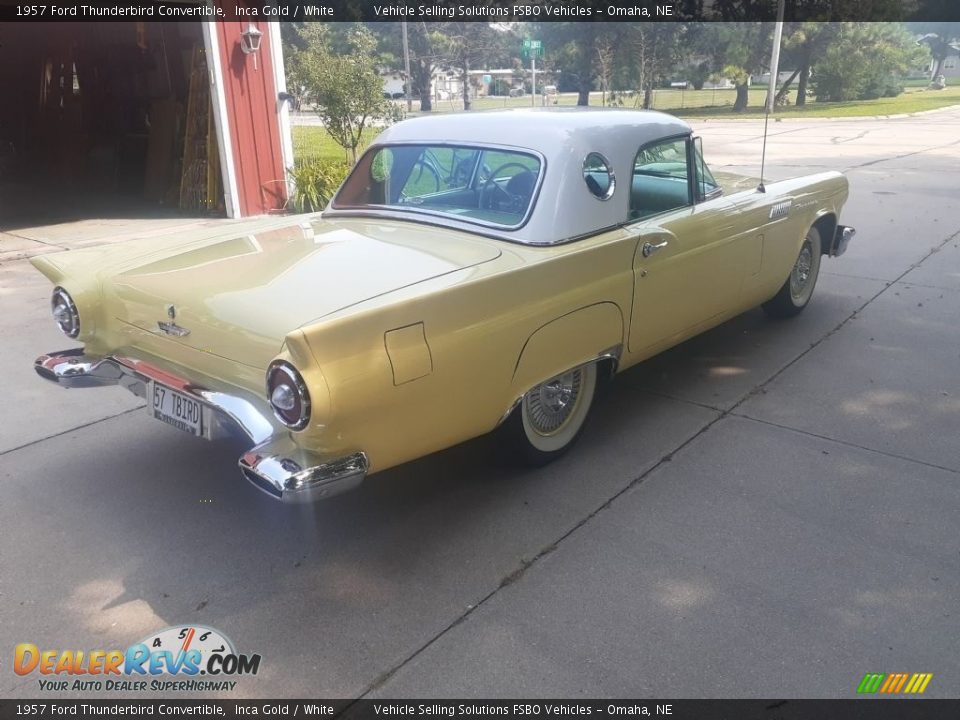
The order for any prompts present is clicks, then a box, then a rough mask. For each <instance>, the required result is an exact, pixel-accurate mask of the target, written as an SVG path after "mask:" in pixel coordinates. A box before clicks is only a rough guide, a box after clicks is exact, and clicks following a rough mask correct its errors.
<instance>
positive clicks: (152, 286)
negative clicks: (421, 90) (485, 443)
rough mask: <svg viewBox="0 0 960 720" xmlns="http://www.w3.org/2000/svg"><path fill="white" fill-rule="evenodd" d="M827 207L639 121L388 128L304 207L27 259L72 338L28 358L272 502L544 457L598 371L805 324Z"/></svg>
mask: <svg viewBox="0 0 960 720" xmlns="http://www.w3.org/2000/svg"><path fill="white" fill-rule="evenodd" d="M847 193H848V187H847V181H846V179H845V178H844V177H843V176H842V175H840V174H839V173H833V172H828V173H821V174H817V175H810V176H807V177H802V178H797V179H794V180H786V181H782V182H772V183H768V184H766V186H765V187H764V186H762V185H759V186H758V182H757V181H756V180H750V179H749V178H745V177H740V176H733V175H730V174H721V173H716V174H714V173H711V171H710V169H709V168H708V166H707V164H706V162H705V161H704V158H703V154H702V152H701V143H700V141H699V139H698V138H695V137H693V135H692V133H691V130H690V128H689V126H688V125H686V124H685V123H684V122H682V121H681V120H678V119H676V118H674V117H671V116H668V115H663V114H660V113H655V112H636V111H621V110H589V109H567V110H540V111H538V110H523V111H503V112H493V113H476V114H469V115H443V116H436V117H428V118H419V119H414V120H408V121H405V122H401V123H399V124H397V125H395V126H393V127H391V128H389V129H388V130H386V131H385V132H383V133H382V134H381V135H380V136H379V138H378V139H377V140H376V142H375V143H374V144H373V145H372V146H371V147H370V148H369V149H368V150H367V152H366V153H365V154H364V155H363V156H362V158H361V159H360V161H359V162H358V163H357V165H356V166H355V167H354V169H353V170H352V172H351V173H350V175H349V177H348V178H347V179H346V181H345V182H344V184H343V186H342V187H341V188H340V189H339V190H338V192H337V193H336V195H335V196H334V198H333V200H332V201H331V202H330V205H329V207H328V208H327V209H326V210H325V211H324V212H323V213H322V215H321V216H320V217H312V218H308V219H304V218H285V219H279V220H278V219H276V218H272V219H271V218H266V219H259V220H251V221H249V226H247V227H245V228H243V232H241V233H238V232H237V230H236V226H234V227H233V228H232V229H231V234H230V235H229V236H224V237H217V238H205V239H203V240H195V239H190V238H177V237H170V238H167V239H165V240H160V241H158V240H155V239H150V240H143V241H136V242H130V243H126V244H125V245H123V246H111V247H102V248H92V249H88V250H81V251H73V252H69V253H61V254H55V255H44V256H42V257H37V258H34V259H33V261H32V262H33V264H34V265H35V266H36V267H37V268H38V269H39V270H40V271H41V272H43V273H44V274H45V275H46V276H47V277H48V278H49V279H50V280H51V281H52V282H53V283H54V285H55V288H54V291H53V297H52V310H53V316H54V319H55V321H56V322H57V324H58V325H59V326H60V328H61V329H62V330H63V332H64V333H65V334H66V335H67V336H69V337H71V338H75V339H77V340H79V341H81V342H82V343H83V345H84V347H83V348H82V349H73V350H66V351H62V352H56V353H50V354H48V355H44V356H42V357H40V358H38V359H37V360H36V364H35V367H36V370H37V372H38V373H39V374H40V376H41V377H43V378H45V379H47V380H50V381H53V382H55V383H57V384H59V385H62V386H64V387H91V386H102V385H112V384H120V385H122V386H124V387H126V388H127V389H128V390H130V391H132V392H134V393H135V394H137V395H139V396H141V397H143V398H144V399H145V400H146V405H147V411H148V412H149V413H150V415H151V416H152V417H153V418H156V419H158V420H161V421H163V422H166V423H168V424H170V425H172V426H174V427H176V428H179V429H180V430H183V431H185V432H187V433H189V434H192V435H195V436H198V437H202V438H207V439H212V438H216V437H219V436H221V435H224V434H240V435H241V436H244V437H246V438H247V439H248V440H249V442H250V444H251V448H250V449H249V450H248V451H247V452H245V453H244V454H243V455H242V457H241V458H240V460H239V465H240V469H241V471H242V472H243V474H244V475H245V476H246V477H247V478H248V479H249V480H251V481H252V482H253V483H254V484H255V485H256V486H257V487H259V488H260V489H262V490H264V491H265V492H267V493H268V494H270V495H271V496H273V497H275V498H277V499H280V500H283V501H286V502H294V501H304V500H314V499H317V498H320V497H325V496H328V495H331V494H333V493H336V492H339V491H342V490H344V489H347V488H350V487H353V486H355V485H356V484H358V483H359V482H361V481H362V480H363V479H364V478H365V477H366V476H367V475H369V474H371V473H374V472H377V471H379V470H383V469H385V468H389V467H391V466H393V465H397V464H399V463H403V462H406V461H408V460H413V459H414V458H418V457H421V456H423V455H426V454H428V453H432V452H435V451H437V450H440V449H442V448H446V447H449V446H451V445H454V444H456V443H459V442H461V441H463V440H467V439H469V438H473V437H476V436H479V435H482V434H484V433H488V432H491V431H494V430H497V432H499V433H502V434H503V437H504V439H505V440H506V441H507V442H506V443H505V444H506V445H508V446H509V447H511V448H512V449H513V450H514V451H515V453H516V455H517V456H518V457H519V458H520V459H522V460H524V461H526V462H530V463H534V464H542V463H545V462H548V461H550V460H552V459H554V458H555V457H557V456H558V455H560V454H561V453H563V452H564V451H565V450H567V449H568V448H569V447H570V446H571V445H572V444H573V442H574V441H575V440H576V438H577V436H578V435H579V433H580V431H581V429H582V428H583V425H584V422H585V420H586V418H587V415H588V413H589V412H590V407H591V404H592V401H593V399H594V394H595V392H596V390H597V388H598V386H599V385H600V384H601V383H602V382H605V381H607V380H609V379H611V378H612V377H613V376H614V375H615V374H616V373H618V372H620V371H622V370H624V369H625V368H627V367H629V366H631V365H634V364H635V363H638V362H640V361H642V360H644V359H645V358H649V357H650V356H652V355H654V354H656V353H659V352H661V351H663V350H665V349H666V348H669V347H671V346H673V345H676V344H677V343H679V342H681V341H683V340H684V339H686V338H689V337H691V336H693V335H695V334H697V333H700V332H703V331H704V330H706V329H708V328H710V327H713V326H715V325H717V324H719V323H722V322H723V321H725V320H727V319H729V318H732V317H733V316H735V315H737V314H738V313H742V312H744V311H745V310H747V309H749V308H752V307H755V306H757V305H762V306H763V307H764V309H765V310H766V311H767V312H768V313H769V314H771V315H774V316H780V317H785V316H791V315H796V314H797V313H799V312H800V311H801V310H803V308H804V307H805V306H806V305H807V303H808V302H809V301H810V298H811V295H812V293H813V290H814V286H815V285H816V281H817V274H818V271H819V269H820V263H821V259H822V258H823V257H824V256H828V257H833V256H837V255H841V254H842V253H843V252H844V250H845V249H846V247H847V244H848V242H849V241H850V239H851V237H852V236H853V234H854V233H853V230H852V228H848V227H845V226H843V225H841V224H840V223H839V217H840V210H841V208H842V206H843V204H844V202H845V201H846V199H847Z"/></svg>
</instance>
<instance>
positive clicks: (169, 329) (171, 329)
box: [157, 305, 190, 337]
mask: <svg viewBox="0 0 960 720" xmlns="http://www.w3.org/2000/svg"><path fill="white" fill-rule="evenodd" d="M167 317H168V318H170V322H164V321H163V320H158V321H157V327H158V328H160V330H161V331H162V332H165V333H166V334H167V335H173V336H174V337H186V336H187V335H189V334H190V330H189V329H188V328H185V327H182V326H180V325H177V324H176V323H175V322H173V321H174V320H175V319H176V317H177V309H176V308H175V307H174V306H173V305H167Z"/></svg>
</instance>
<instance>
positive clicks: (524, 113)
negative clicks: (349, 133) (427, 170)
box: [377, 107, 690, 158]
mask: <svg viewBox="0 0 960 720" xmlns="http://www.w3.org/2000/svg"><path fill="white" fill-rule="evenodd" d="M689 132H690V126H689V125H687V123H685V122H684V121H683V120H680V119H679V118H677V117H674V116H673V115H667V114H666V113H661V112H656V111H653V110H620V109H617V108H591V107H563V108H517V109H513V110H484V111H479V112H462V113H438V114H436V115H427V116H422V117H417V118H412V119H410V120H404V121H403V122H400V123H397V124H396V125H393V126H391V127H389V128H387V129H386V130H385V131H384V132H383V133H382V134H381V135H380V136H379V137H378V138H377V144H381V143H392V142H416V141H431V142H438V141H441V142H470V143H480V144H483V143H494V144H499V145H513V146H516V147H523V148H527V149H529V150H536V151H538V152H540V153H542V154H543V155H544V156H546V157H548V158H549V156H550V155H551V154H553V153H554V152H555V151H557V150H559V149H560V148H561V147H565V148H569V146H570V144H571V142H572V143H573V144H576V145H579V144H583V145H584V146H585V147H586V146H587V145H590V146H591V149H592V150H596V147H594V146H595V144H596V140H597V139H598V135H600V136H601V137H603V136H607V137H610V138H611V139H613V138H615V137H623V138H624V139H626V138H629V141H630V144H631V145H632V144H634V143H636V142H638V141H639V142H640V143H646V142H649V141H651V140H656V139H658V138H661V137H665V136H668V135H684V134H687V133H689Z"/></svg>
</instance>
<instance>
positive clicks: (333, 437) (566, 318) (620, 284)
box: [295, 230, 636, 471]
mask: <svg viewBox="0 0 960 720" xmlns="http://www.w3.org/2000/svg"><path fill="white" fill-rule="evenodd" d="M635 245H636V239H635V238H633V239H631V238H630V237H629V236H628V235H627V233H625V232H624V231H622V230H614V231H611V232H608V233H605V234H602V235H600V236H597V237H595V238H590V239H585V240H582V241H579V242H576V243H571V244H568V245H563V246H557V247H529V246H520V245H511V244H507V243H501V247H502V250H503V254H502V256H501V258H500V259H498V260H497V261H495V262H492V263H488V264H485V265H482V266H478V267H475V268H469V269H465V270H462V271H459V272H458V273H454V274H452V275H450V276H446V277H444V278H437V279H435V280H431V281H428V282H426V283H422V284H420V285H419V286H416V287H413V288H407V289H404V290H401V291H397V292H395V293H391V294H390V295H389V296H384V297H381V298H377V299H375V300H372V301H369V302H367V303H364V304H363V305H361V306H357V307H354V308H350V309H348V310H345V311H342V312H340V313H337V314H335V315H334V316H332V317H330V318H326V319H324V321H323V322H320V323H317V324H315V325H311V326H307V327H305V328H303V335H304V338H305V339H306V342H307V343H308V344H309V347H310V349H311V351H312V353H313V356H314V358H315V360H316V364H317V367H318V368H319V370H320V372H321V373H322V375H323V378H324V380H325V385H326V387H327V388H329V410H328V415H327V416H326V417H316V418H315V419H314V420H313V421H312V422H311V425H310V427H308V428H307V429H305V430H304V431H302V432H300V433H295V438H296V440H297V442H298V443H300V444H301V445H303V446H304V447H308V448H311V449H313V450H315V451H318V452H322V453H324V454H331V455H338V454H341V453H345V452H353V451H356V450H363V451H364V452H366V453H367V455H368V457H369V459H370V462H371V470H373V471H376V470H382V469H384V468H387V467H390V466H392V465H396V464H398V463H401V462H404V461H407V460H410V459H413V458H416V457H420V456H423V455H426V454H428V453H431V452H434V451H436V450H439V449H442V448H445V447H449V446H450V445H453V444H455V443H458V442H461V441H463V440H467V439H469V438H472V437H476V436H478V435H481V434H484V433H486V432H489V431H490V430H492V429H493V428H494V427H496V425H497V424H498V422H499V421H500V420H501V419H502V418H503V417H504V415H505V414H506V413H507V412H508V411H509V410H510V408H511V407H512V406H513V404H514V402H515V401H516V400H517V399H518V398H519V397H520V395H522V394H523V393H524V392H525V391H526V390H528V389H529V388H530V387H531V386H532V385H535V384H537V383H539V382H541V381H543V380H545V379H547V378H549V377H552V376H554V375H556V374H558V373H560V372H563V371H565V370H568V369H569V368H571V367H573V366H575V365H578V364H580V363H583V362H586V361H588V360H590V359H592V358H594V357H596V355H597V353H599V352H600V351H602V350H605V349H607V348H609V347H611V346H615V345H617V344H621V343H623V342H624V337H625V333H626V318H627V313H629V308H630V304H631V299H632V292H633V281H632V272H631V259H632V257H633V253H634V250H635ZM554 323H559V324H554ZM420 324H422V337H423V342H424V343H425V346H426V348H425V349H424V351H423V352H424V353H426V354H427V355H428V357H429V362H428V363H427V362H426V361H424V360H423V357H424V355H423V353H418V352H417V348H409V347H406V350H408V351H409V352H410V353H412V354H411V356H412V357H415V358H417V360H416V363H415V365H416V367H417V368H419V370H418V372H417V373H414V374H419V373H420V372H422V368H424V367H427V366H429V372H428V373H427V374H424V375H421V376H420V377H416V378H415V379H406V378H405V377H400V379H399V381H398V377H397V375H396V374H395V372H394V367H393V366H392V365H391V359H390V356H389V354H388V352H387V340H386V339H385V335H386V333H388V332H390V331H393V330H396V329H401V328H411V327H415V326H417V325H420ZM551 326H552V327H551ZM557 332H559V333H560V335H561V336H563V337H562V339H565V340H566V342H561V341H559V340H558V338H557V337H556V335H557ZM419 333H420V329H419V328H418V329H417V331H416V332H403V333H400V334H399V335H400V336H401V337H403V338H405V341H407V342H415V341H416V340H417V338H418V337H420V335H419Z"/></svg>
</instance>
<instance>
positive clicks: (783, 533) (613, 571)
mask: <svg viewBox="0 0 960 720" xmlns="http://www.w3.org/2000/svg"><path fill="white" fill-rule="evenodd" d="M698 130H699V131H701V133H702V135H703V136H704V143H705V146H706V154H707V158H708V161H711V160H712V164H713V165H714V167H716V168H723V167H729V168H731V169H735V170H747V171H750V172H754V173H755V172H757V170H758V166H759V160H760V138H761V134H762V124H759V123H757V122H754V121H729V122H726V121H723V122H721V121H711V122H706V123H700V124H699V125H698ZM958 138H960V112H958V111H950V112H942V113H937V114H930V115H925V116H919V117H913V118H902V119H889V120H857V121H784V122H782V123H772V124H771V134H770V145H769V147H768V175H769V177H771V178H782V177H787V176H791V175H797V174H802V173H806V172H816V171H819V170H823V169H838V170H844V171H846V172H847V174H848V176H849V178H850V182H851V185H852V195H851V199H850V202H849V205H848V207H847V210H846V213H845V217H844V221H845V222H846V223H848V224H852V225H854V226H856V227H857V228H858V230H859V236H858V237H857V239H856V241H855V243H854V244H853V245H852V246H851V249H850V251H849V252H848V253H847V255H845V256H844V257H843V258H841V259H838V260H831V261H826V260H825V262H824V266H823V271H822V274H821V277H820V281H819V284H818V287H817V292H816V295H815V297H814V300H813V301H812V304H811V305H810V307H809V308H808V309H807V311H806V312H804V313H803V314H802V315H801V316H800V317H798V318H796V319H793V320H791V321H786V322H773V321H769V320H767V319H766V318H765V317H764V316H763V315H762V313H761V312H760V311H752V312H749V313H746V314H745V315H743V316H741V317H739V318H737V319H735V320H733V321H731V322H729V323H727V324H725V325H723V326H722V327H719V328H717V329H715V330H713V331H712V332H710V333H707V334H706V335H704V336H701V337H699V338H697V339H694V340H692V341H690V342H688V343H686V344H684V345H682V346H681V347H678V348H675V349H674V350H672V351H670V352H668V353H666V354H664V355H662V356H660V357H658V358H656V359H654V360H652V361H650V362H648V363H645V364H643V365H642V366H640V367H637V368H634V369H632V370H630V371H628V372H626V373H624V374H623V375H622V376H621V377H619V378H618V380H617V381H616V382H615V384H614V385H613V386H612V387H611V388H610V389H609V391H608V392H607V393H606V395H605V396H603V397H602V399H601V400H600V402H599V405H598V406H597V407H596V409H595V415H594V418H593V421H592V423H591V424H590V425H589V427H588V428H587V431H586V433H585V435H584V437H583V438H582V439H581V441H580V443H579V445H578V446H577V448H576V449H575V451H574V452H572V453H570V454H569V455H568V456H567V457H566V458H565V459H563V460H562V461H561V462H559V463H557V464H555V465H552V466H550V467H548V468H544V469H542V470H539V471H535V472H529V471H524V472H521V471H518V470H515V469H513V468H510V467H507V466H504V465H502V464H500V462H499V461H497V460H495V459H491V456H492V455H494V453H492V452H491V451H492V450H493V449H494V448H493V447H492V440H491V439H489V438H483V439H480V440H477V441H474V442H470V443H466V444H464V445H461V446H459V447H456V448H453V449H451V450H449V451H446V452H444V453H440V454H438V455H435V456H432V457H428V458H425V459H423V460H421V461H418V462H415V463H411V464H409V465H407V466H404V467H401V468H397V469H395V470H392V471H388V472H386V473H384V474H382V475H378V476H375V478H373V479H371V481H370V482H368V483H367V484H366V485H365V486H364V487H363V488H362V489H360V490H359V491H356V492H354V493H352V494H349V495H345V496H342V497H339V498H336V499H334V500H331V501H329V502H327V503H324V504H319V505H316V506H310V507H296V508H291V507H284V506H281V505H279V504H276V503H273V502H269V501H267V500H266V499H265V498H264V497H263V496H262V495H261V494H260V493H259V492H258V491H256V490H255V489H254V488H252V487H250V486H248V485H247V483H246V482H245V481H244V480H242V479H241V478H240V476H239V474H238V472H237V471H236V467H235V460H236V457H237V455H238V453H239V451H240V450H241V449H242V448H241V447H239V446H237V445H232V444H229V443H227V444H212V445H211V444H205V443H203V442H201V441H193V440H191V439H190V438H186V437H184V436H182V435H181V434H180V433H178V432H177V431H176V430H173V429H170V428H167V427H166V426H164V425H161V424H160V423H156V422H154V421H152V420H150V419H149V418H148V417H147V415H146V412H145V411H143V410H142V409H141V408H140V407H139V402H138V401H137V400H136V398H133V397H132V396H130V395H127V394H126V393H125V392H124V391H122V390H119V389H117V388H111V389H104V390H99V391H70V392H66V391H62V390H59V389H58V388H55V387H52V386H48V385H46V384H44V383H42V382H41V381H40V380H39V379H36V378H35V377H34V376H33V371H32V368H31V362H32V360H33V357H34V356H36V355H37V354H39V353H41V352H44V351H48V350H52V349H60V348H62V347H65V346H67V345H69V343H66V342H64V339H63V338H62V336H60V335H59V333H58V331H56V330H55V329H54V326H53V323H52V322H51V321H50V320H49V318H48V306H47V298H48V293H49V287H48V285H47V283H46V281H45V280H44V279H43V278H42V277H40V276H39V275H38V274H36V273H34V272H33V271H32V269H31V268H29V266H28V265H27V264H26V263H25V262H24V261H11V262H7V263H4V264H3V265H0V298H2V303H3V309H4V312H3V313H2V316H0V336H2V337H3V338H4V340H3V342H2V345H0V371H2V372H3V373H4V375H5V378H6V379H5V381H4V395H5V403H4V404H3V406H2V407H0V482H2V483H3V491H4V492H3V495H2V499H0V528H2V531H0V694H2V695H4V696H16V697H28V696H37V695H38V694H39V691H38V687H37V684H36V683H37V681H36V679H35V678H34V677H30V678H26V679H25V678H21V677H18V676H16V675H14V674H13V672H12V671H11V669H10V659H11V658H12V651H13V645H14V644H15V643H18V642H34V643H37V644H38V645H41V646H44V647H51V648H67V647H69V648H78V649H80V648H84V649H92V648H111V647H126V646H127V645H129V644H130V643H132V642H134V641H136V640H138V639H140V638H141V637H143V636H145V635H147V634H148V633H150V632H152V631H155V630H158V629H160V628H163V627H166V626H169V625H178V624H187V623H203V624H205V625H210V626H213V627H216V628H218V629H220V630H222V631H223V632H225V633H226V634H227V635H229V636H230V637H231V638H232V639H233V640H234V642H235V643H236V645H237V646H238V647H239V648H240V649H241V650H243V651H245V652H258V653H261V654H262V656H263V665H262V670H261V673H260V674H259V675H258V676H256V677H255V678H245V679H241V681H240V683H239V685H238V686H237V689H236V691H235V693H234V694H233V695H228V696H225V697H257V696H274V697H275V696H291V697H292V696H311V697H323V696H328V697H361V696H382V697H403V696H436V697H440V696H443V697H456V696H477V697H479V696H484V697H488V696H503V697H516V696H567V697H589V696H648V697H649V696H656V697H661V698H664V697H666V698H669V697H674V698H677V697H736V696H743V697H774V696H800V697H841V698H843V697H854V696H855V690H856V686H857V684H858V683H859V681H860V679H861V678H862V677H863V675H864V674H865V673H866V672H883V673H889V672H932V673H933V674H934V678H933V680H932V682H931V683H930V685H929V687H928V689H927V691H926V695H927V696H933V697H950V696H956V695H957V694H958V692H960V660H958V655H957V648H956V640H957V638H958V637H960V611H958V606H957V597H958V596H960V539H958V538H960V533H958V524H957V523H958V521H957V518H958V517H960V373H958V369H960V332H958V327H957V323H958V318H960V182H958V178H960V173H958V168H960V140H958ZM95 694H96V693H94V694H93V695H95ZM114 695H115V694H114ZM114 695H112V696H114ZM84 696H85V697H89V696H91V694H86V695H84Z"/></svg>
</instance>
